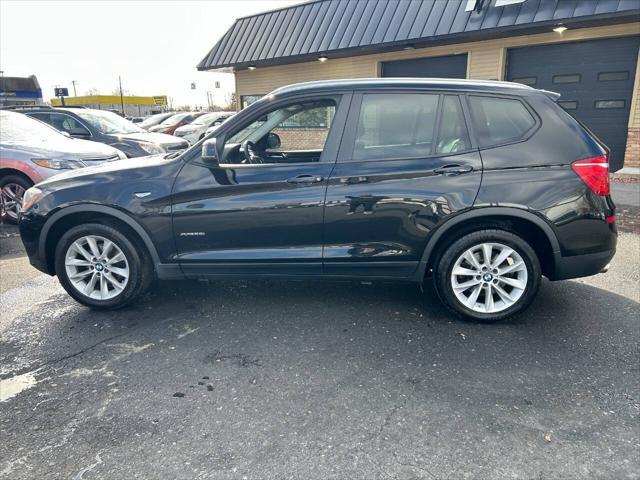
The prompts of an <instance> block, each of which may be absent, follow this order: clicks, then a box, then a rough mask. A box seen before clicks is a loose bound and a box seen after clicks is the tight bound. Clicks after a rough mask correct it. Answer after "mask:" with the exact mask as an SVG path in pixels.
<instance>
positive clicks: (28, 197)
mask: <svg viewBox="0 0 640 480" xmlns="http://www.w3.org/2000/svg"><path fill="white" fill-rule="evenodd" d="M41 198H42V190H40V189H39V188H36V187H31V188H30V189H28V190H27V191H26V192H24V196H23V197H22V211H23V212H24V211H26V210H28V209H29V207H31V206H32V205H33V204H34V203H36V202H37V201H38V200H40V199H41Z"/></svg>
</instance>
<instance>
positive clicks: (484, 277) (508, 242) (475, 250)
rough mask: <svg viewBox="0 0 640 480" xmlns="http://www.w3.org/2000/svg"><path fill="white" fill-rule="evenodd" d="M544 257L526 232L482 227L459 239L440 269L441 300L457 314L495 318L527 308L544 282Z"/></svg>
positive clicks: (474, 317) (444, 258) (438, 286)
mask: <svg viewBox="0 0 640 480" xmlns="http://www.w3.org/2000/svg"><path fill="white" fill-rule="evenodd" d="M540 277H541V272H540V263H539V261H538V258H537V256H536V254H535V252H534V251H533V249H532V248H531V246H530V245H529V244H528V243H527V242H526V241H524V240H523V239H522V238H521V237H519V236H517V235H515V234H513V233H511V232H507V231H503V230H480V231H477V232H473V233H470V234H468V235H465V236H464V237H462V238H460V239H459V240H457V241H456V242H454V243H453V244H452V245H451V246H450V247H449V248H448V249H447V250H446V251H445V252H444V254H443V255H442V257H441V258H440V260H439V262H438V266H437V269H436V277H435V280H436V288H437V291H438V294H439V296H440V298H441V299H442V301H443V302H444V303H445V305H446V306H447V307H449V308H450V309H451V310H453V311H454V312H455V313H456V314H458V315H463V316H465V317H468V318H472V319H474V320H477V321H481V322H495V321H498V320H502V319H505V318H508V317H510V316H512V315H515V314H516V313H518V312H520V311H522V310H524V309H525V308H526V307H527V306H528V305H529V304H530V303H531V302H532V301H533V299H534V298H535V296H536V293H537V291H538V288H539V286H540Z"/></svg>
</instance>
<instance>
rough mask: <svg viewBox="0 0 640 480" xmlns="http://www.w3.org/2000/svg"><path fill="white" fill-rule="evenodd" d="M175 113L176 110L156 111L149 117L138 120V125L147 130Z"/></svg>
mask: <svg viewBox="0 0 640 480" xmlns="http://www.w3.org/2000/svg"><path fill="white" fill-rule="evenodd" d="M175 114H176V112H163V113H156V114H155V115H151V116H150V117H148V118H146V119H145V120H144V121H142V122H140V123H139V124H138V126H139V127H140V128H144V129H145V130H149V128H151V127H155V126H156V125H158V124H159V123H162V122H164V121H165V120H166V119H167V118H169V117H172V116H173V115H175Z"/></svg>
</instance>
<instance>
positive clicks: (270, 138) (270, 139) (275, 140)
mask: <svg viewBox="0 0 640 480" xmlns="http://www.w3.org/2000/svg"><path fill="white" fill-rule="evenodd" d="M280 145H282V142H281V141H280V136H279V135H278V134H277V133H273V132H269V134H268V135H267V148H278V147H279V146H280Z"/></svg>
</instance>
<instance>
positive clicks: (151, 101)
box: [51, 95, 167, 106]
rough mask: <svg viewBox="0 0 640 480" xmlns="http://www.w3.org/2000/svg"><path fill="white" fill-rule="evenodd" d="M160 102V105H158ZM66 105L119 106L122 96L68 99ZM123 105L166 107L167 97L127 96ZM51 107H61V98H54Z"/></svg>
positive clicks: (88, 96)
mask: <svg viewBox="0 0 640 480" xmlns="http://www.w3.org/2000/svg"><path fill="white" fill-rule="evenodd" d="M158 102H160V103H158ZM64 103H65V104H66V105H100V104H117V105H120V95H85V96H78V97H66V98H65V99H64ZM122 103H124V104H125V105H166V104H167V97H166V96H157V97H136V96H132V95H125V96H123V97H122ZM51 105H54V106H60V105H61V103H60V99H59V98H52V99H51Z"/></svg>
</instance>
